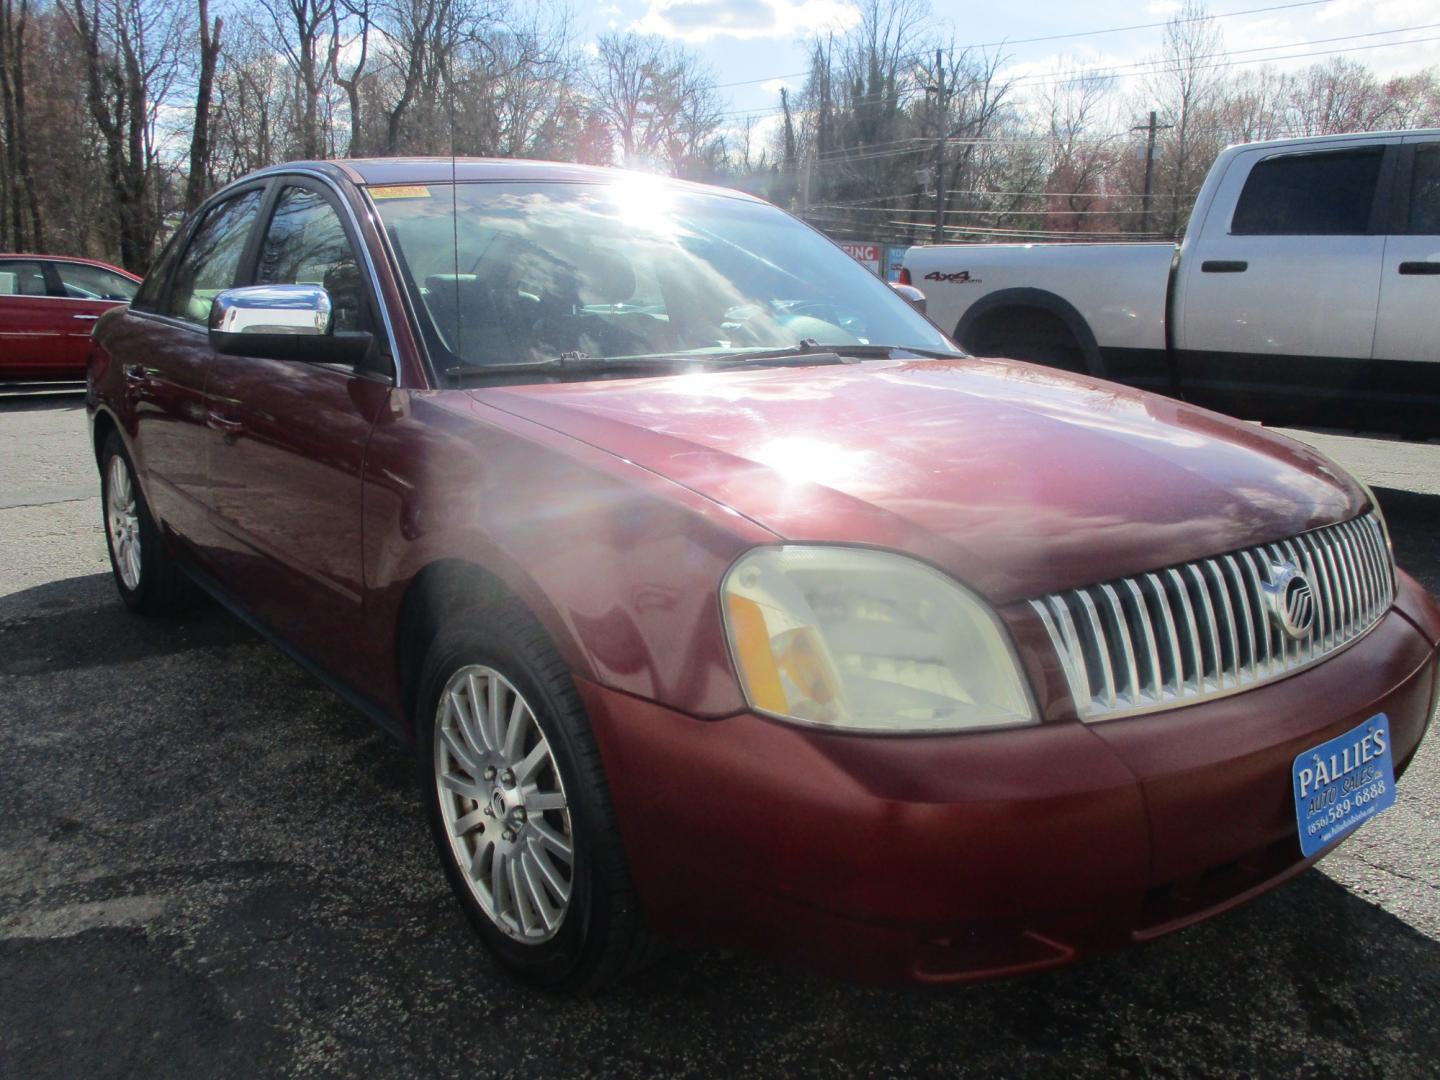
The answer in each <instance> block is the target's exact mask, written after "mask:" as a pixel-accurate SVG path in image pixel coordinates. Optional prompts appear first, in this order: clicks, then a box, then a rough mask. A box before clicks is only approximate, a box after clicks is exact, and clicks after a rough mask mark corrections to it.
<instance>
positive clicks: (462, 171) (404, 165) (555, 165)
mask: <svg viewBox="0 0 1440 1080" xmlns="http://www.w3.org/2000/svg"><path fill="white" fill-rule="evenodd" d="M297 170H307V171H314V172H320V173H323V174H325V175H328V176H331V177H332V178H335V179H339V178H341V177H343V178H344V179H346V180H349V181H350V182H351V183H353V184H359V185H361V186H363V187H382V186H390V185H398V184H443V183H449V182H450V181H451V180H452V179H454V180H457V181H461V182H465V181H484V180H489V181H497V180H499V181H504V180H509V181H515V182H524V181H565V182H570V183H589V184H613V183H616V182H619V181H623V180H624V179H625V178H626V177H642V176H643V177H645V178H646V179H647V180H651V181H655V182H659V183H665V184H672V185H676V186H680V187H686V188H691V189H693V190H696V191H709V192H713V193H715V194H723V195H729V196H732V197H736V198H743V199H751V200H753V201H755V202H762V201H764V200H761V199H757V198H756V197H755V196H753V195H750V194H747V193H746V192H743V191H737V190H735V189H734V188H725V187H716V186H714V185H711V184H697V183H693V182H691V181H688V180H672V179H670V178H669V177H662V176H657V175H655V174H653V173H642V172H636V171H632V170H627V169H617V168H613V167H611V166H607V165H576V164H574V163H572V162H565V161H532V160H530V159H528V158H472V157H457V158H448V157H408V158H343V159H338V160H333V161H290V162H286V163H285V164H283V165H272V166H270V167H269V168H266V169H261V170H259V171H258V172H254V173H251V174H250V175H249V176H248V177H244V178H243V179H247V180H253V179H256V178H259V177H263V176H268V175H271V174H273V173H285V172H295V171H297Z"/></svg>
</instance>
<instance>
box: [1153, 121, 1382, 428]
mask: <svg viewBox="0 0 1440 1080" xmlns="http://www.w3.org/2000/svg"><path fill="white" fill-rule="evenodd" d="M1388 153H1389V151H1387V147H1386V145H1385V144H1384V143H1382V142H1378V141H1374V140H1369V141H1364V140H1357V141H1356V142H1355V143H1348V142H1342V143H1340V144H1338V145H1333V144H1328V143H1327V144H1326V146H1325V148H1324V149H1320V150H1303V151H1295V150H1276V149H1263V148H1260V149H1256V150H1254V151H1252V152H1249V153H1245V154H1241V155H1239V156H1238V157H1237V158H1236V160H1235V162H1234V164H1233V165H1232V166H1231V168H1230V169H1229V170H1228V172H1227V174H1226V176H1225V178H1224V179H1223V180H1222V182H1221V187H1220V190H1219V191H1218V192H1217V196H1216V199H1215V201H1214V202H1213V204H1212V205H1211V208H1210V210H1209V213H1208V215H1207V219H1206V220H1205V221H1204V222H1192V223H1191V228H1192V229H1198V230H1199V231H1198V234H1197V235H1196V236H1194V237H1193V238H1191V239H1190V240H1189V241H1187V244H1186V246H1185V248H1183V249H1182V255H1181V262H1180V274H1181V277H1182V280H1181V282H1180V283H1179V284H1180V289H1179V291H1178V292H1177V312H1176V314H1177V316H1178V318H1177V319H1176V323H1175V333H1176V339H1175V345H1176V364H1177V371H1178V374H1179V377H1180V382H1181V387H1182V391H1183V393H1184V395H1185V397H1186V398H1187V399H1188V400H1191V401H1196V402H1198V403H1200V404H1203V405H1208V406H1210V407H1212V408H1217V409H1221V410H1223V411H1225V412H1229V413H1232V414H1234V415H1237V416H1241V417H1246V418H1260V419H1264V420H1267V421H1269V422H1298V423H1305V422H1312V423H1324V422H1339V423H1344V422H1345V419H1344V417H1343V414H1344V413H1345V412H1346V406H1347V404H1348V403H1349V401H1350V400H1351V398H1352V397H1353V395H1354V394H1355V393H1357V392H1361V391H1363V390H1364V388H1365V387H1366V386H1367V385H1368V381H1369V372H1368V370H1367V362H1368V361H1369V358H1370V350H1371V343H1372V341H1373V339H1374V337H1375V317H1376V309H1377V305H1378V301H1379V294H1380V260H1381V255H1382V253H1383V251H1384V248H1385V236H1384V214H1385V210H1386V207H1387V206H1388V193H1389V184H1388V182H1387V180H1388V176H1389V173H1388V169H1389V168H1390V162H1389V159H1388V158H1387V154H1388ZM1337 414H1340V415H1338V416H1337Z"/></svg>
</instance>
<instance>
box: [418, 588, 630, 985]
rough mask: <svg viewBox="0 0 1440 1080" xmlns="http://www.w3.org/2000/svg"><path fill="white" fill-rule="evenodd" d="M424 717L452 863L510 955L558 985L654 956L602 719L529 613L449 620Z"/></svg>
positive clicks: (437, 828) (425, 765) (430, 796)
mask: <svg viewBox="0 0 1440 1080" xmlns="http://www.w3.org/2000/svg"><path fill="white" fill-rule="evenodd" d="M416 720H417V723H416V727H417V731H416V735H417V738H416V751H417V758H418V761H417V765H418V767H419V773H420V782H421V787H422V791H423V793H424V799H425V803H426V806H427V808H428V811H429V818H430V824H431V828H432V830H433V831H434V834H435V842H436V845H437V847H438V848H439V850H440V859H441V862H442V863H443V865H444V868H445V874H446V876H447V877H448V878H449V880H450V884H451V887H452V888H453V889H454V891H455V894H456V896H457V897H458V898H459V900H460V903H461V905H462V906H463V907H464V909H465V913H466V914H467V915H468V916H469V918H470V921H471V923H472V924H473V925H474V926H475V929H476V930H477V931H478V932H479V934H480V937H481V938H482V939H483V940H484V941H485V944H486V945H488V946H489V948H490V951H491V952H492V953H493V954H494V955H495V956H496V957H497V958H498V959H499V960H500V962H501V963H503V964H504V965H505V966H506V967H508V968H510V969H511V970H512V971H514V972H515V973H516V974H518V975H520V976H522V977H523V978H525V979H528V980H529V981H530V982H532V983H536V984H538V985H540V986H542V987H545V988H546V989H550V990H564V991H584V990H593V989H597V988H599V987H602V986H604V985H606V984H607V983H610V982H613V981H614V980H615V979H618V978H620V977H621V976H623V975H625V974H627V973H629V972H630V971H633V970H635V969H636V968H638V967H641V966H643V965H644V964H645V963H646V962H648V961H649V960H650V959H652V958H653V956H654V955H656V953H655V949H654V943H653V941H652V939H651V937H650V935H649V933H648V932H647V930H646V928H645V925H644V920H643V918H642V916H641V913H640V909H639V903H638V900H637V898H636V896H635V891H634V887H633V885H632V884H631V881H630V874H629V868H628V865H627V862H626V859H625V852H624V849H623V847H622V845H621V842H620V832H619V826H618V824H617V822H616V819H615V810H614V807H613V806H612V805H611V802H610V794H609V785H608V784H607V783H606V780H605V773H604V769H603V767H602V765H601V762H600V753H599V750H598V749H597V748H596V745H595V739H594V736H593V734H592V733H591V730H590V722H589V720H588V719H587V717H586V716H585V710H584V707H583V705H582V704H581V702H580V698H579V695H578V694H577V693H576V692H575V685H574V682H573V680H572V679H571V677H570V673H569V671H568V670H567V669H566V667H565V664H564V661H563V660H561V658H560V656H559V654H558V653H557V652H556V651H555V648H554V646H553V645H552V644H551V642H550V640H549V637H548V636H547V635H546V633H545V631H544V629H543V628H542V627H541V626H540V625H539V623H537V622H536V621H535V619H534V618H533V617H531V616H530V614H529V613H528V612H526V611H524V610H523V609H521V608H519V607H518V606H517V605H515V604H513V603H496V604H492V605H488V606H486V607H483V608H479V609H476V610H474V611H471V612H469V613H467V615H466V616H464V617H463V618H462V619H460V620H459V621H458V622H457V623H456V624H454V625H451V626H448V627H444V628H442V629H441V630H440V631H439V633H437V635H436V637H435V639H434V641H433V642H432V643H431V645H430V647H429V649H428V651H427V653H426V656H425V662H424V667H423V670H422V673H421V678H420V697H419V701H418V703H417V712H416Z"/></svg>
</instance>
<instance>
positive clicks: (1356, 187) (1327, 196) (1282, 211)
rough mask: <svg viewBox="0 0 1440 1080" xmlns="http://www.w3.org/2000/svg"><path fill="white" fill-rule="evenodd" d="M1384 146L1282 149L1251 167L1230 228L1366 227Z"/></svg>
mask: <svg viewBox="0 0 1440 1080" xmlns="http://www.w3.org/2000/svg"><path fill="white" fill-rule="evenodd" d="M1384 154H1385V151H1384V148H1383V147H1373V148H1366V149H1362V150H1331V151H1327V152H1325V153H1320V154H1287V155H1285V156H1283V157H1275V158H1269V159H1268V160H1265V161H1262V162H1260V163H1259V164H1258V165H1256V166H1255V167H1254V168H1253V169H1251V170H1250V175H1249V177H1247V178H1246V180H1245V190H1244V191H1242V192H1241V193H1240V202H1239V204H1238V205H1237V206H1236V207H1235V217H1234V220H1233V221H1232V222H1231V224H1230V231H1231V232H1232V233H1234V234H1236V235H1241V236H1354V235H1359V234H1362V233H1367V232H1369V231H1370V212H1371V208H1372V207H1373V206H1374V203H1375V184H1376V182H1377V181H1378V180H1379V178H1380V161H1381V159H1382V158H1383V157H1384Z"/></svg>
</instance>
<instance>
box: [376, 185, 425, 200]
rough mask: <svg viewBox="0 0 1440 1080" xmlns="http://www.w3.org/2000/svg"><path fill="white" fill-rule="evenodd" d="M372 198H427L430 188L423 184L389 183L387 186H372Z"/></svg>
mask: <svg viewBox="0 0 1440 1080" xmlns="http://www.w3.org/2000/svg"><path fill="white" fill-rule="evenodd" d="M370 197H371V198H372V199H428V198H429V197H430V189H429V188H428V187H426V186H425V185H424V184H391V185H390V186H389V187H372V188H371V189H370Z"/></svg>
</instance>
